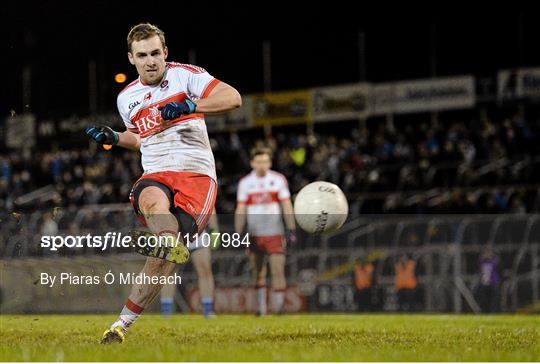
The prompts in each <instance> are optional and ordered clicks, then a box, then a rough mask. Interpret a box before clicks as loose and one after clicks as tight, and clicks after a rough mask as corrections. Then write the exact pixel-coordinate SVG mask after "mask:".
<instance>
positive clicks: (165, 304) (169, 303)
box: [160, 209, 220, 319]
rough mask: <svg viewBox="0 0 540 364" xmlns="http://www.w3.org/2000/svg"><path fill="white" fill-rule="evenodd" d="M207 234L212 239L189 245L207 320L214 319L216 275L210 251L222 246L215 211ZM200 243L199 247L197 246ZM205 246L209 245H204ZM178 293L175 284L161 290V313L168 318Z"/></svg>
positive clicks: (193, 242)
mask: <svg viewBox="0 0 540 364" xmlns="http://www.w3.org/2000/svg"><path fill="white" fill-rule="evenodd" d="M206 230H207V234H208V235H209V237H210V239H209V240H208V241H207V240H206V239H205V240H204V242H203V238H200V239H199V240H196V241H192V242H190V243H189V244H188V245H187V248H188V250H189V252H190V256H191V261H192V262H193V266H194V267H195V271H196V272H197V283H198V286H199V294H200V296H201V305H202V309H203V315H204V317H205V318H208V319H214V318H216V314H215V313H214V275H213V274H212V259H211V253H210V249H217V248H218V247H219V245H220V241H219V240H220V239H219V235H217V234H219V224H218V219H217V215H216V210H215V209H214V211H213V213H212V216H210V219H209V220H208V227H207V229H206ZM197 243H198V245H197ZM203 244H209V245H210V246H208V245H206V246H205V245H203ZM175 291H176V285H175V284H166V285H164V286H163V288H162V289H161V296H160V298H161V313H162V314H163V315H165V316H168V315H170V314H172V313H173V311H174V293H175Z"/></svg>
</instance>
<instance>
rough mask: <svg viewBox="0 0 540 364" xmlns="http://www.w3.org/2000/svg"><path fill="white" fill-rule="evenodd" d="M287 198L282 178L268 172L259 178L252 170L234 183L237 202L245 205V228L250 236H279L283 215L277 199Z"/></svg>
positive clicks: (281, 230) (278, 174) (289, 194)
mask: <svg viewBox="0 0 540 364" xmlns="http://www.w3.org/2000/svg"><path fill="white" fill-rule="evenodd" d="M290 198H291V193H290V192H289V185H288V183H287V180H286V179H285V177H284V176H283V175H282V174H281V173H278V172H275V171H272V170H270V171H268V172H267V173H266V175H265V176H263V177H259V176H257V174H256V173H255V172H254V171H253V172H251V173H250V174H248V175H247V176H245V177H244V178H242V179H241V180H240V182H239V183H238V192H237V202H238V203H243V204H246V205H247V206H246V208H247V211H246V213H247V225H248V226H247V227H248V232H249V234H250V235H253V236H273V235H282V234H283V233H284V229H283V218H282V216H281V214H282V211H281V205H280V202H281V201H284V200H288V199H290Z"/></svg>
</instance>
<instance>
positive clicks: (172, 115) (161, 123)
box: [87, 24, 242, 343]
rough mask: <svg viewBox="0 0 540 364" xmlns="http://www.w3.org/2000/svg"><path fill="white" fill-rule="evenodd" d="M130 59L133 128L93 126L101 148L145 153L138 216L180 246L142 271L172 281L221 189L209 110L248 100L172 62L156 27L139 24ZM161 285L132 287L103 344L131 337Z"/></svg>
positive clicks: (121, 102)
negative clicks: (186, 240)
mask: <svg viewBox="0 0 540 364" xmlns="http://www.w3.org/2000/svg"><path fill="white" fill-rule="evenodd" d="M127 43H128V59H129V61H130V63H131V64H133V65H134V66H135V67H136V69H137V73H138V74H139V78H138V79H137V80H135V81H133V82H131V83H130V84H129V85H128V86H127V87H126V88H125V89H124V90H123V91H122V92H120V94H119V95H118V102H117V104H118V111H119V113H120V115H121V117H122V119H123V121H124V123H125V125H126V128H127V130H126V131H124V132H121V133H118V132H115V131H113V130H112V129H111V128H109V127H107V126H92V127H89V128H87V134H88V135H90V136H91V137H92V138H93V139H94V140H96V141H97V142H98V143H100V144H111V145H118V146H121V147H124V148H127V149H131V150H140V151H141V154H142V165H143V169H144V174H143V176H142V177H141V178H140V179H139V180H138V181H137V182H136V183H135V185H134V186H133V189H132V191H131V202H132V204H133V206H134V208H135V211H136V214H137V216H138V218H139V219H140V220H141V221H142V222H143V223H144V224H146V225H147V226H148V227H149V228H150V230H151V231H152V232H153V233H155V234H156V235H159V236H163V237H168V239H169V240H171V241H172V242H173V243H174V246H173V247H171V248H167V249H160V250H154V251H149V252H147V254H148V255H151V256H152V255H153V256H156V253H157V252H158V251H161V252H163V254H162V255H160V256H159V257H160V258H163V259H156V258H152V257H150V258H148V259H147V260H146V264H145V266H144V268H143V270H142V272H141V273H143V274H145V275H147V276H168V275H171V274H172V273H173V271H174V268H175V264H174V263H177V264H182V263H185V262H186V261H187V260H188V258H189V252H188V251H187V249H186V248H185V246H184V245H183V244H182V242H179V241H176V236H177V235H178V232H179V231H180V232H181V233H182V235H184V234H190V235H192V234H196V233H198V232H201V231H202V230H203V229H204V227H205V225H206V223H207V221H208V218H209V216H210V215H211V212H212V209H213V207H214V203H215V198H216V193H217V184H216V175H215V166H214V156H213V154H212V150H211V148H210V143H209V140H208V133H207V131H206V126H205V123H204V115H203V114H204V113H212V112H224V111H228V110H231V109H234V108H236V107H239V106H240V105H241V103H242V100H241V97H240V94H239V93H238V91H236V90H235V89H234V88H233V87H231V86H229V85H227V84H226V83H224V82H220V81H219V80H217V79H215V78H214V77H212V76H211V75H210V74H208V72H206V71H205V70H204V69H202V68H200V67H197V66H192V65H184V64H180V63H170V62H166V61H165V60H166V58H167V55H168V49H167V46H166V43H165V35H164V33H163V32H162V31H161V30H160V29H159V28H157V27H156V26H154V25H151V24H139V25H137V26H135V27H133V28H132V29H131V31H130V32H129V34H128V38H127ZM160 289H161V285H147V284H142V285H138V284H135V285H133V288H132V291H131V294H130V295H129V298H128V300H127V302H126V305H125V306H124V308H123V309H122V312H121V313H120V317H119V318H118V320H117V321H115V322H114V323H113V324H112V325H111V327H110V329H109V330H107V331H105V333H104V335H103V338H102V343H111V342H122V341H123V340H124V334H125V332H126V331H127V330H128V328H129V327H130V326H131V325H132V324H133V322H135V320H136V319H137V318H138V317H139V315H140V314H141V313H142V311H143V310H144V308H145V307H147V306H148V305H149V304H150V303H151V302H152V301H153V300H154V298H155V297H156V295H157V294H158V293H159V291H160Z"/></svg>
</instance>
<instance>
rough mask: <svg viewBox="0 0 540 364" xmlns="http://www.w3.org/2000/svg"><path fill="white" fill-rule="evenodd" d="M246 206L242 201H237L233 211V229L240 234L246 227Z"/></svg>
mask: <svg viewBox="0 0 540 364" xmlns="http://www.w3.org/2000/svg"><path fill="white" fill-rule="evenodd" d="M246 212H247V207H246V204H245V203H244V202H238V204H237V205H236V210H235V211H234V231H235V232H237V233H239V234H242V233H243V232H244V229H245V227H246Z"/></svg>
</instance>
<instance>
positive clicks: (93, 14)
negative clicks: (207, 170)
mask: <svg viewBox="0 0 540 364" xmlns="http://www.w3.org/2000/svg"><path fill="white" fill-rule="evenodd" d="M290 4H291V3H289V4H287V3H275V2H260V3H258V4H257V5H250V6H245V5H239V4H238V5H232V3H226V4H210V3H203V2H197V3H187V2H176V3H172V2H156V1H153V2H146V3H140V2H132V3H127V2H105V1H98V2H55V1H35V2H27V1H24V2H18V3H10V4H7V5H6V6H5V7H4V10H3V11H2V12H6V15H7V16H6V18H5V19H6V21H5V22H4V23H3V24H4V26H7V31H5V32H2V33H3V34H4V36H6V37H7V39H6V40H4V41H3V42H2V44H3V45H4V47H6V46H7V56H8V57H7V62H6V63H5V65H4V66H3V67H5V68H4V69H5V70H6V71H7V78H8V82H7V87H4V88H3V89H2V91H1V92H2V97H1V99H2V100H3V101H2V106H1V110H0V111H1V115H2V116H6V115H8V113H9V112H10V110H14V111H15V112H17V113H21V112H23V111H31V112H33V113H35V114H37V115H38V116H41V117H63V116H68V115H72V114H79V115H85V114H88V112H89V107H88V62H89V61H90V60H94V61H95V62H96V65H97V79H98V93H99V95H98V100H97V101H98V105H97V111H98V112H109V111H115V107H116V106H115V105H116V102H115V100H116V94H117V92H118V91H119V90H121V89H122V88H123V87H124V86H125V84H124V85H119V84H116V83H114V82H113V77H114V75H115V74H116V73H118V72H123V73H126V74H127V75H128V82H129V80H131V79H134V78H135V77H136V72H135V69H134V68H133V67H132V66H131V65H130V64H129V63H128V60H127V57H126V52H127V46H126V40H125V39H126V35H127V33H128V31H129V29H130V27H131V26H133V25H135V24H137V23H139V22H145V21H149V22H152V23H154V24H156V25H158V26H159V27H160V28H162V29H163V30H164V31H165V33H166V37H167V44H168V47H169V52H170V54H169V60H172V61H178V62H183V63H187V62H188V52H189V50H190V49H191V50H194V52H195V54H196V60H197V64H198V65H200V66H203V67H205V68H206V69H207V70H208V71H209V72H210V73H211V74H213V75H214V76H215V77H217V78H219V79H222V80H224V81H226V82H228V83H230V84H232V85H234V86H235V87H237V88H238V89H239V90H240V92H241V93H242V94H248V93H256V92H262V91H263V89H264V88H263V66H262V48H263V47H262V43H263V41H265V40H268V41H270V44H271V58H272V90H284V89H294V88H304V87H311V86H320V85H331V84H339V83H348V82H357V81H359V80H361V79H365V80H367V81H373V82H382V81H390V80H398V79H414V78H425V77H430V76H435V75H441V76H443V75H456V74H474V75H476V76H477V77H479V78H481V77H488V76H489V77H494V76H495V75H496V71H497V70H499V69H503V68H510V67H518V66H536V65H539V64H540V52H539V50H538V48H539V46H538V35H539V34H540V22H538V18H537V13H536V12H535V11H531V10H529V9H524V8H523V9H520V8H504V9H497V10H496V11H486V10H483V11H472V10H470V9H467V8H457V5H456V7H452V8H447V9H445V8H440V9H438V10H432V9H416V10H415V9H410V8H396V7H394V6H392V5H390V4H389V5H388V6H387V7H386V8H384V9H374V10H369V9H365V8H364V6H359V5H362V4H361V3H360V4H356V5H355V6H353V5H352V4H351V3H349V4H348V5H342V4H340V3H337V2H325V3H321V5H311V4H308V3H305V4H303V7H299V6H298V5H297V6H296V7H295V8H294V9H293V8H291V7H290ZM360 33H363V34H364V36H365V38H364V39H365V47H364V50H365V52H364V59H365V67H362V66H361V61H360V60H361V57H360V56H359V54H360V47H359V34H360ZM5 60H6V59H5V58H4V61H5ZM25 66H28V67H30V70H31V74H32V81H31V85H32V87H31V103H30V105H28V106H26V107H25V106H24V105H23V102H22V81H21V79H22V70H23V67H25ZM362 69H363V70H364V71H362ZM4 85H5V84H4Z"/></svg>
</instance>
